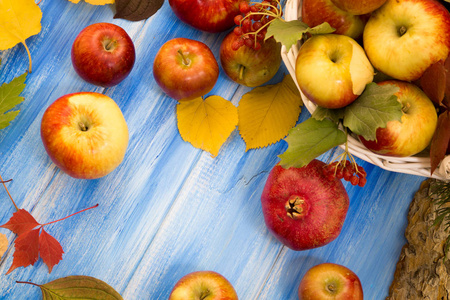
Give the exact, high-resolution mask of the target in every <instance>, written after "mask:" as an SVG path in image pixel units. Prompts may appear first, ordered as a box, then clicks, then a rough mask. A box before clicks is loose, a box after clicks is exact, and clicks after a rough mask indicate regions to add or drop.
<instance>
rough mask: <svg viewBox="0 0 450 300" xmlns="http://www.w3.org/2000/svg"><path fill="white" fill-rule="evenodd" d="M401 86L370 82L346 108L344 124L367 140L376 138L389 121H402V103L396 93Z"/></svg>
mask: <svg viewBox="0 0 450 300" xmlns="http://www.w3.org/2000/svg"><path fill="white" fill-rule="evenodd" d="M398 91H399V88H398V87H396V86H394V85H392V84H385V85H377V84H376V83H373V82H372V83H369V84H368V85H367V86H366V89H365V90H364V92H363V93H362V94H361V95H360V96H359V97H358V98H357V99H356V100H355V101H354V102H353V103H352V104H350V105H349V106H347V107H346V108H345V115H344V126H345V127H347V128H348V129H350V130H351V131H352V132H354V133H355V134H357V135H361V136H363V137H364V138H365V139H366V140H375V139H376V131H377V129H378V128H384V127H386V124H387V123H388V122H389V121H393V120H397V121H400V122H401V118H402V114H403V113H402V105H401V103H400V102H399V101H398V100H397V96H396V95H394V94H395V93H397V92H398Z"/></svg>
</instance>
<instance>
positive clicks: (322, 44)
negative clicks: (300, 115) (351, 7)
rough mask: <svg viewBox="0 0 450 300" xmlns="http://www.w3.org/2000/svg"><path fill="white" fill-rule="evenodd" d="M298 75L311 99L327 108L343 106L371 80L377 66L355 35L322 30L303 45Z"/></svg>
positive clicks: (303, 89) (297, 77) (305, 93)
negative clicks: (374, 66)
mask: <svg viewBox="0 0 450 300" xmlns="http://www.w3.org/2000/svg"><path fill="white" fill-rule="evenodd" d="M295 75H296V79H297V83H298V85H299V87H300V89H301V91H302V92H303V94H304V95H305V96H306V97H307V98H308V99H309V100H311V101H312V102H314V103H315V104H317V105H319V106H321V107H324V108H341V107H344V106H346V105H348V104H350V103H352V102H353V101H354V100H356V98H357V97H358V96H359V95H360V94H361V93H362V92H363V91H364V89H365V87H366V85H367V84H368V83H370V82H372V80H373V76H374V70H373V67H372V65H371V64H370V62H369V60H368V59H367V56H366V54H365V52H364V49H363V48H362V47H361V46H360V45H359V44H358V43H357V42H356V41H355V40H354V39H352V38H350V37H348V36H345V35H339V34H323V35H315V36H312V37H311V38H309V39H308V40H306V42H305V43H304V44H303V45H302V46H301V47H300V49H299V52H298V56H297V61H296V64H295Z"/></svg>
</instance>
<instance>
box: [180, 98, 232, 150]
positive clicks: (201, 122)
mask: <svg viewBox="0 0 450 300" xmlns="http://www.w3.org/2000/svg"><path fill="white" fill-rule="evenodd" d="M177 119H178V123H177V125H178V130H179V132H180V135H181V138H182V139H183V140H184V141H186V142H189V143H191V144H192V146H194V147H195V148H199V149H202V150H204V151H207V152H209V153H211V155H212V156H213V157H215V156H217V155H218V154H219V150H220V148H221V147H222V145H223V143H225V141H226V140H227V139H228V137H229V136H230V135H231V133H232V132H233V131H234V129H235V128H236V125H237V124H238V114H237V108H236V106H234V105H233V104H232V103H231V102H230V101H227V100H225V99H224V98H222V97H220V96H210V97H208V98H206V99H205V100H203V99H202V98H201V97H199V98H196V99H193V100H189V101H182V102H180V103H179V104H178V105H177Z"/></svg>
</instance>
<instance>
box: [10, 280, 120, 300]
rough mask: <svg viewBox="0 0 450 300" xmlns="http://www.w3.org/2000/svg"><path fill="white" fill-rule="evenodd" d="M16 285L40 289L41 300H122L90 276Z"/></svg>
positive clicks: (102, 283) (105, 284) (107, 286)
mask: <svg viewBox="0 0 450 300" xmlns="http://www.w3.org/2000/svg"><path fill="white" fill-rule="evenodd" d="M18 283H26V284H33V285H36V286H38V287H40V289H41V292H42V297H43V300H50V299H51V300H58V299H59V300H63V299H91V300H123V298H122V296H121V295H120V294H119V293H118V292H117V291H116V290H115V289H114V288H112V287H111V286H110V285H108V284H107V283H106V282H104V281H102V280H100V279H97V278H94V277H90V276H68V277H63V278H59V279H56V280H53V281H51V282H49V283H46V284H43V285H38V284H34V283H30V282H23V281H20V282H18Z"/></svg>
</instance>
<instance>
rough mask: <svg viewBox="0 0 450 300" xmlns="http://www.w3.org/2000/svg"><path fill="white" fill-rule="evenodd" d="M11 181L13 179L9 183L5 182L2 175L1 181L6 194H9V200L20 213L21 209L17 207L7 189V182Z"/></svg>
mask: <svg viewBox="0 0 450 300" xmlns="http://www.w3.org/2000/svg"><path fill="white" fill-rule="evenodd" d="M11 180H12V179H10V180H7V181H4V180H3V178H2V176H1V175H0V181H1V182H2V184H3V187H4V188H5V190H6V193H8V196H9V199H11V202H12V203H13V205H14V207H15V208H16V210H17V211H18V210H19V208H18V207H17V205H16V202H14V199H13V197H12V196H11V194H10V193H9V191H8V188H7V187H6V184H5V183H6V182H8V181H11Z"/></svg>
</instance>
